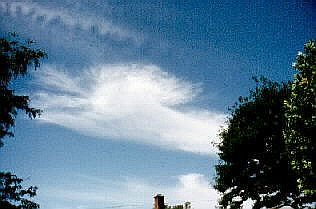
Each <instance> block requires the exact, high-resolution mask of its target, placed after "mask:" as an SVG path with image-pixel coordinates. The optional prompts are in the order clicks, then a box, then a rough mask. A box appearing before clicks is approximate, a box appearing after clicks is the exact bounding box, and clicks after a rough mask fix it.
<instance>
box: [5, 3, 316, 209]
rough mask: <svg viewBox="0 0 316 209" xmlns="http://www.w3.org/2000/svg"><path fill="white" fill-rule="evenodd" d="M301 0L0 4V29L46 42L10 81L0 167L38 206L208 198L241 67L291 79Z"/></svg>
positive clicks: (303, 29)
mask: <svg viewBox="0 0 316 209" xmlns="http://www.w3.org/2000/svg"><path fill="white" fill-rule="evenodd" d="M315 14H316V12H315V3H314V2H313V1H285V2H279V1H269V2H267V1H238V3H236V2H233V1H186V2H182V1H149V0H148V1H140V0H137V1H101V0H99V1H98V0H95V1H69V0H63V1H58V0H55V1H52V0H50V1H44V0H43V1H18V2H14V1H1V2H0V16H1V18H0V26H1V27H0V28H1V29H0V33H1V35H5V34H6V33H7V32H17V33H18V34H19V35H20V37H21V38H24V39H27V38H31V39H33V40H36V46H38V47H40V48H42V49H43V50H45V51H46V52H47V53H48V59H46V60H44V61H43V63H42V65H41V68H40V69H39V70H38V71H36V72H34V71H31V73H30V75H29V76H28V77H27V78H26V79H25V80H22V81H20V80H19V83H15V84H14V87H15V88H16V89H17V91H18V92H21V93H27V94H29V95H31V99H32V105H33V106H36V107H40V108H41V109H42V110H43V114H42V116H41V117H40V118H39V119H36V120H29V119H27V118H26V117H24V116H22V115H20V116H18V119H17V121H16V122H17V124H16V127H15V134H16V137H15V138H14V139H6V140H5V146H4V147H3V148H1V150H0V155H1V156H2V157H1V158H0V168H1V170H8V171H12V172H14V173H16V174H17V175H19V176H21V177H23V178H24V179H25V184H26V185H30V184H32V185H33V184H34V185H37V186H38V187H39V191H38V196H37V199H36V200H37V201H38V202H39V203H40V204H41V208H47V209H85V208H87V209H102V208H127V209H128V208H138V209H146V208H147V209H148V208H152V203H153V199H152V197H153V196H154V195H155V194H157V193H162V194H165V195H166V198H167V202H168V203H169V204H171V205H172V204H179V203H183V202H185V201H191V202H192V206H193V207H194V208H195V209H206V208H215V205H216V199H217V198H218V194H217V193H216V192H215V191H214V189H213V188H212V181H213V180H214V165H215V164H216V163H217V161H218V158H217V155H216V149H215V148H214V147H212V142H216V141H217V140H218V138H217V133H218V130H219V129H220V127H221V126H224V121H225V118H226V116H227V115H228V114H229V112H228V111H227V108H228V107H229V106H232V105H233V104H234V102H235V101H237V98H238V97H239V96H240V95H247V93H248V90H249V89H250V88H252V87H254V82H252V80H251V77H252V76H259V75H264V76H266V77H268V78H270V79H272V80H277V81H282V80H288V79H290V78H291V77H292V75H293V73H294V71H293V69H291V67H290V66H291V62H292V61H293V59H294V57H295V54H296V53H297V50H300V49H302V46H303V44H304V42H305V41H307V40H308V39H311V38H315V29H316V28H315Z"/></svg>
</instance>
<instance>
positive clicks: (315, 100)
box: [285, 40, 316, 199]
mask: <svg viewBox="0 0 316 209" xmlns="http://www.w3.org/2000/svg"><path fill="white" fill-rule="evenodd" d="M293 67H294V68H295V69H296V70H297V71H298V73H297V74H296V75H295V77H294V81H293V84H292V88H291V96H290V98H289V99H288V100H286V101H285V106H286V118H287V123H288V126H287V129H286V130H285V133H286V144H287V147H288V152H289V156H290V163H291V167H292V169H293V170H294V171H295V172H296V173H297V175H298V176H299V178H298V187H299V190H300V191H301V192H303V193H304V195H305V196H306V198H314V199H316V197H315V195H316V160H315V159H316V140H315V138H313V133H314V134H315V133H316V48H315V41H314V40H311V41H309V42H307V43H306V44H305V45H304V52H300V51H299V52H298V54H297V57H296V62H295V63H293Z"/></svg>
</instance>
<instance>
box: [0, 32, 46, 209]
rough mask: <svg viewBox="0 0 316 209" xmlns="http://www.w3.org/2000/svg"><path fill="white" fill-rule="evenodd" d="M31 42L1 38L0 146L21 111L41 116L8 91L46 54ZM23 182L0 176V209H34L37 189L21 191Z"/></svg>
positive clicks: (25, 99) (9, 175)
mask: <svg viewBox="0 0 316 209" xmlns="http://www.w3.org/2000/svg"><path fill="white" fill-rule="evenodd" d="M32 44H33V41H27V42H25V43H22V42H21V41H19V39H18V37H17V36H16V35H15V34H11V35H10V37H9V38H0V146H2V145H3V141H2V139H3V138H4V137H5V136H11V137H12V136H14V134H13V132H12V130H11V128H12V127H13V126H14V124H15V118H16V115H17V113H18V110H22V111H24V112H25V113H26V114H27V115H28V116H29V117H30V118H35V117H36V116H37V115H39V114H40V110H39V109H36V108H32V107H30V106H29V97H28V96H26V95H16V94H15V92H14V90H13V89H11V88H10V86H11V84H12V81H13V80H15V79H16V78H18V77H23V76H25V75H26V74H27V71H28V68H29V67H30V66H31V65H33V66H34V68H35V69H36V68H37V67H38V66H39V61H40V59H41V58H43V57H46V54H45V53H44V52H43V51H42V50H40V49H33V48H31V45H32ZM22 181H23V180H22V179H21V178H18V177H17V176H16V175H14V174H12V173H10V172H0V208H5V209H36V208H39V205H38V204H37V203H35V202H33V201H31V200H29V198H31V197H33V196H35V195H36V190H37V187H33V186H31V187H28V188H26V189H24V188H23V187H22V185H21V183H22Z"/></svg>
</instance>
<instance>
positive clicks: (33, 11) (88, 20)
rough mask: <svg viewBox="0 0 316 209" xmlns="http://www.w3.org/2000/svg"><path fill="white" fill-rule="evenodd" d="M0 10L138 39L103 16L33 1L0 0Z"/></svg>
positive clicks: (106, 34)
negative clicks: (6, 0)
mask: <svg viewBox="0 0 316 209" xmlns="http://www.w3.org/2000/svg"><path fill="white" fill-rule="evenodd" d="M0 11H3V12H7V13H9V15H11V16H17V14H20V13H21V14H22V15H23V16H25V17H28V18H30V19H31V20H32V21H36V20H41V21H43V23H44V24H49V23H56V22H59V23H61V24H63V25H65V26H67V27H68V28H73V29H75V28H76V29H77V28H80V29H81V30H84V31H91V30H94V31H95V32H98V33H99V34H100V35H105V36H110V37H112V38H115V39H132V40H134V41H138V38H137V37H136V35H135V34H134V33H132V32H131V31H128V30H125V29H123V28H122V27H119V26H117V25H114V24H112V23H111V22H110V21H109V20H107V19H104V18H103V17H96V16H86V15H84V14H82V12H79V11H77V12H76V13H71V12H69V11H67V10H65V9H61V8H48V7H44V6H42V5H40V4H38V3H35V2H0Z"/></svg>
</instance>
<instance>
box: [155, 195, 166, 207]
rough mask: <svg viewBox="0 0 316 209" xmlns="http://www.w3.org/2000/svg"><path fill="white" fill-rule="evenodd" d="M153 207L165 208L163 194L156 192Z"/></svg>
mask: <svg viewBox="0 0 316 209" xmlns="http://www.w3.org/2000/svg"><path fill="white" fill-rule="evenodd" d="M154 199H155V202H154V209H164V208H165V200H164V196H163V195H161V194H157V195H156V196H155V197H154Z"/></svg>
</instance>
